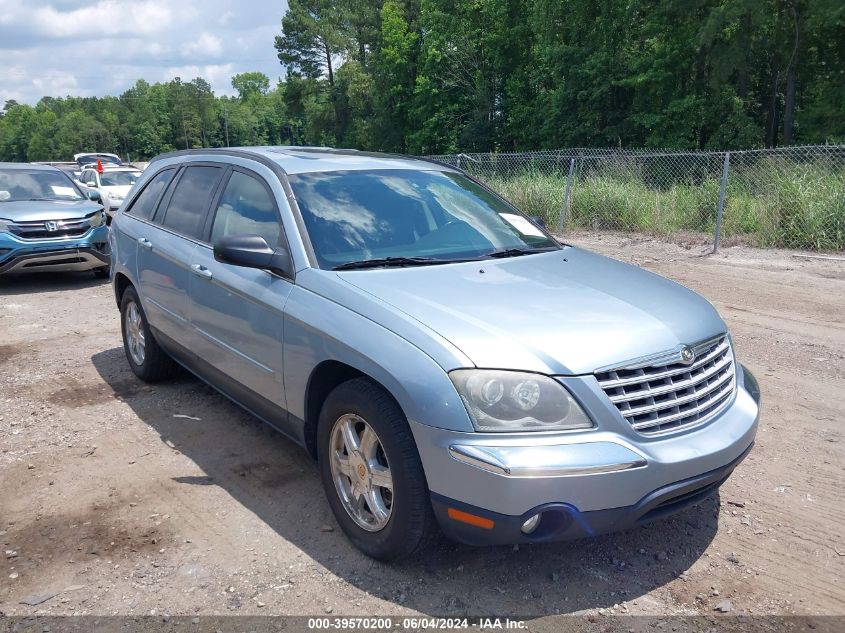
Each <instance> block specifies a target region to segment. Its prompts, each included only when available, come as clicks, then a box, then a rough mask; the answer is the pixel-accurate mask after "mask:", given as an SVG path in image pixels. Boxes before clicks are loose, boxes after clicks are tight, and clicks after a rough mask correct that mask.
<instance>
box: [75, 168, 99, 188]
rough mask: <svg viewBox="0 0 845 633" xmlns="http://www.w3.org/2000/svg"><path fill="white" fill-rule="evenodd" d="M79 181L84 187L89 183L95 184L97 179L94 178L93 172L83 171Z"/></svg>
mask: <svg viewBox="0 0 845 633" xmlns="http://www.w3.org/2000/svg"><path fill="white" fill-rule="evenodd" d="M79 180H81V181H82V182H83V183H84V184H86V185H87V184H88V183H89V182H93V183H95V184H96V183H97V179H96V178H94V172H93V171H91V170H90V169H88V170H85V171H83V172H82V176H80V177H79Z"/></svg>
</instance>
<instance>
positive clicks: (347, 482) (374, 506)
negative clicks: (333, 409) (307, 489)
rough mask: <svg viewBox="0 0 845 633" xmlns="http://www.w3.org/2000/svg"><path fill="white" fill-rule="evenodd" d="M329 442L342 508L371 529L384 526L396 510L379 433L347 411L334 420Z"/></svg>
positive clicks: (359, 524) (360, 525) (360, 523)
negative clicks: (394, 509)
mask: <svg viewBox="0 0 845 633" xmlns="http://www.w3.org/2000/svg"><path fill="white" fill-rule="evenodd" d="M330 442H331V443H330V460H331V469H332V479H333V480H334V486H335V489H336V490H337V494H338V497H340V501H341V503H342V504H343V508H344V509H345V510H346V512H347V514H349V516H350V517H351V518H352V520H353V521H355V523H356V524H357V525H358V526H359V527H361V528H363V529H365V530H367V531H368V532H378V531H379V530H381V529H384V527H385V526H386V525H387V522H388V521H389V520H390V515H391V513H392V511H393V477H392V476H391V474H390V465H389V464H388V463H387V456H386V455H385V454H384V448H383V447H382V445H381V441H380V440H379V437H378V435H377V434H376V432H375V431H374V430H373V428H372V427H371V426H370V425H369V424H367V422H366V421H365V420H364V419H363V418H361V417H360V416H357V415H354V414H352V413H348V414H346V415H342V416H341V417H339V418H338V419H337V420H336V421H335V423H334V427H332V433H331V440H330Z"/></svg>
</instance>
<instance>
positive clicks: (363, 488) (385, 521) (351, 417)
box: [318, 378, 436, 560]
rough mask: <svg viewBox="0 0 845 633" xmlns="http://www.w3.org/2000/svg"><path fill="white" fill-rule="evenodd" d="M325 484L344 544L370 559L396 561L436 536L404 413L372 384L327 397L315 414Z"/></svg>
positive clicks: (363, 382)
mask: <svg viewBox="0 0 845 633" xmlns="http://www.w3.org/2000/svg"><path fill="white" fill-rule="evenodd" d="M318 441H319V461H320V473H321V476H322V479H323V487H324V488H325V491H326V495H327V496H328V500H329V505H330V506H331V508H332V511H333V512H334V515H335V518H336V519H337V521H338V523H339V524H340V526H341V528H342V529H343V531H344V532H345V533H346V535H347V536H348V537H349V539H350V540H351V541H352V542H353V543H354V544H355V546H356V547H358V548H359V549H360V550H361V551H363V552H364V553H365V554H368V555H369V556H372V557H373V558H378V559H380V560H391V559H397V558H402V557H405V556H408V555H410V554H412V553H413V552H414V551H416V550H417V549H419V548H420V547H421V546H422V545H423V544H424V543H425V542H426V541H427V540H428V539H429V537H430V536H431V535H432V534H433V533H435V532H436V528H435V521H434V515H433V513H432V510H431V501H430V499H429V492H428V487H427V485H426V481H425V474H424V472H423V468H422V463H421V462H420V458H419V454H418V453H417V448H416V444H415V443H414V438H413V436H412V435H411V429H410V428H409V427H408V422H407V420H406V419H405V416H404V414H403V413H402V410H401V409H400V408H399V406H398V405H397V404H396V402H395V401H394V400H393V399H392V398H391V397H390V395H389V394H387V392H385V391H384V389H382V388H381V387H379V386H378V385H376V384H374V383H373V382H372V381H370V380H367V379H364V378H356V379H354V380H350V381H348V382H345V383H343V384H341V385H339V386H338V387H337V388H335V390H334V391H332V392H331V394H329V397H328V398H327V399H326V402H325V403H324V404H323V409H322V412H321V414H320V421H319V428H318Z"/></svg>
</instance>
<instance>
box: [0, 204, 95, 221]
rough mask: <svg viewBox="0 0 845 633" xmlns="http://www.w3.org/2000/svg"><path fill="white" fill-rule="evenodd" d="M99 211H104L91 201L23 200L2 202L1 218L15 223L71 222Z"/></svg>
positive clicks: (0, 206) (0, 207) (0, 205)
mask: <svg viewBox="0 0 845 633" xmlns="http://www.w3.org/2000/svg"><path fill="white" fill-rule="evenodd" d="M98 209H102V205H100V204H98V203H96V202H92V201H91V200H21V201H20V202H0V218H2V219H4V220H12V221H13V222H38V221H41V220H71V219H73V218H82V217H85V216H86V215H88V214H89V213H94V211H97V210H98Z"/></svg>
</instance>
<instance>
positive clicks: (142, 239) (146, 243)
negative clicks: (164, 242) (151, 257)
mask: <svg viewBox="0 0 845 633" xmlns="http://www.w3.org/2000/svg"><path fill="white" fill-rule="evenodd" d="M138 244H140V245H141V246H143V247H144V248H146V249H147V250H148V251H149V250H152V248H153V243H152V242H151V241H150V240H148V239H147V238H146V237H139V238H138Z"/></svg>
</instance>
